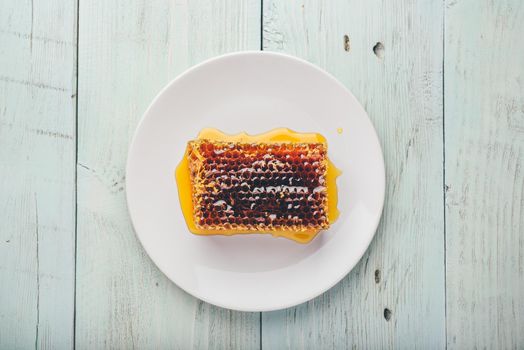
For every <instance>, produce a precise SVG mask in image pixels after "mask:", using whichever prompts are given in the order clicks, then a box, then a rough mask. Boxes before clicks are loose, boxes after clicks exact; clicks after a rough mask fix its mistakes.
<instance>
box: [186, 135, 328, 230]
mask: <svg viewBox="0 0 524 350" xmlns="http://www.w3.org/2000/svg"><path fill="white" fill-rule="evenodd" d="M187 155H188V160H189V171H190V179H191V184H192V200H193V216H194V221H195V225H196V227H197V228H198V229H209V230H224V231H231V230H235V231H262V232H264V231H294V232H303V231H308V230H309V231H310V230H315V229H316V230H320V229H326V228H328V227H329V220H328V214H327V213H328V208H327V206H328V205H327V204H328V200H327V188H326V173H327V168H328V159H327V149H326V145H325V144H323V143H239V142H217V141H210V140H195V141H190V142H189V143H188V148H187Z"/></svg>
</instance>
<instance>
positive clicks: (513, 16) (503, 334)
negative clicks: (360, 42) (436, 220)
mask: <svg viewBox="0 0 524 350" xmlns="http://www.w3.org/2000/svg"><path fill="white" fill-rule="evenodd" d="M523 32H524V3H523V2H522V1H519V0H515V1H510V0H505V1H488V0H483V1H474V0H465V1H447V2H446V28H445V33H446V35H445V43H446V48H445V52H446V54H445V68H444V71H445V77H446V79H445V101H446V103H445V116H446V120H445V145H446V149H445V151H446V155H445V157H446V185H447V189H448V190H447V194H446V253H447V314H448V317H447V330H448V345H449V347H450V348H453V349H473V348H476V349H517V348H522V346H523V344H524V333H523V332H522V330H523V329H524V270H523V267H524V169H523V166H524V85H523V81H524V45H523V44H522V38H521V36H522V33H523Z"/></svg>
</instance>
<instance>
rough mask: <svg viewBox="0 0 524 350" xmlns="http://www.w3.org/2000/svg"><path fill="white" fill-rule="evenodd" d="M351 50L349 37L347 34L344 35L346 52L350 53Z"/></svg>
mask: <svg viewBox="0 0 524 350" xmlns="http://www.w3.org/2000/svg"><path fill="white" fill-rule="evenodd" d="M350 49H351V46H350V44H349V36H348V35H347V34H346V35H344V51H346V52H349V50H350Z"/></svg>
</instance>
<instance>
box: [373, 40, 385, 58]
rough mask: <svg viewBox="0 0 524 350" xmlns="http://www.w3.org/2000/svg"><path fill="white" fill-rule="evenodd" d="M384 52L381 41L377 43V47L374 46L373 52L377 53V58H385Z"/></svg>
mask: <svg viewBox="0 0 524 350" xmlns="http://www.w3.org/2000/svg"><path fill="white" fill-rule="evenodd" d="M384 51H385V48H384V45H383V44H382V43H381V42H380V41H379V42H378V43H376V44H375V46H373V52H374V53H375V56H377V57H378V58H380V59H382V58H384Z"/></svg>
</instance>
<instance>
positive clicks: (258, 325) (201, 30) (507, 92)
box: [0, 0, 524, 349]
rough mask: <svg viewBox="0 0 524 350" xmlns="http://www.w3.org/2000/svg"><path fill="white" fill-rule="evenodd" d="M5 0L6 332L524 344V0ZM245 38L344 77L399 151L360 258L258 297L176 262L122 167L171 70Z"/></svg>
mask: <svg viewBox="0 0 524 350" xmlns="http://www.w3.org/2000/svg"><path fill="white" fill-rule="evenodd" d="M0 5H1V7H0V349H28V348H51V349H71V348H74V347H78V348H85V349H98V348H122V349H126V348H139V349H143V348H156V349H164V348H175V349H191V348H198V349H208V348H211V349H258V348H264V349H331V348H333V349H344V348H365V349H367V348H377V349H378V348H402V349H403V348H428V349H433V348H445V347H449V348H456V349H469V348H487V349H495V348H504V349H505V348H523V347H524V332H522V329H524V272H523V271H524V170H523V164H524V43H523V42H522V38H521V35H522V33H523V32H524V2H522V1H520V0H502V1H491V0H478V1H476V0H445V1H425V0H400V1H394V2H393V1H381V0H370V1H360V0H358V1H357V0H333V1H327V0H324V1H323V0H304V1H287V0H285V1H284V0H283V1H280V0H264V1H260V0H246V1H236V0H217V1H211V2H209V1H204V0H196V1H195V0H192V1H189V0H126V1H124V0H112V1H103V0H79V1H77V0H73V1H71V0H50V1H34V0H32V1H15V0H2V1H1V2H0ZM77 25H78V27H77ZM77 28H78V30H77ZM379 43H380V44H379ZM247 49H250V50H258V49H264V50H273V51H279V52H286V53H289V54H293V55H296V56H299V57H302V58H304V59H306V60H309V61H311V62H313V63H315V64H317V65H319V66H321V67H323V68H324V69H326V70H327V71H329V72H330V73H332V74H333V75H335V76H336V77H337V78H338V79H339V80H340V81H341V82H342V83H344V84H345V85H346V86H347V87H349V88H350V90H351V91H352V92H353V93H354V94H355V95H356V96H357V98H358V99H359V100H360V101H361V102H362V104H363V105H364V107H365V109H366V110H367V111H368V113H369V116H370V118H371V119H372V121H373V122H374V124H375V126H376V128H377V132H378V134H379V136H380V139H381V143H382V147H383V149H384V154H385V159H386V170H387V192H386V193H387V195H386V203H385V209H384V215H383V218H382V222H381V224H380V227H379V229H378V231H377V235H376V237H375V239H374V241H373V243H372V244H371V246H370V249H369V250H368V252H367V253H366V254H365V255H364V257H363V259H362V261H361V262H360V263H359V265H357V267H356V268H355V269H354V270H353V271H352V272H351V273H350V274H349V275H348V276H347V277H346V278H345V279H344V280H343V281H342V282H341V283H339V284H338V285H337V286H336V287H334V288H333V289H332V290H330V291H329V292H327V293H325V294H324V295H322V296H320V297H318V298H316V299H314V300H312V301H310V302H308V303H305V304H303V305H300V306H298V307H295V308H290V309H287V310H283V311H276V312H271V313H263V314H260V313H240V312H233V311H230V310H224V309H221V308H217V307H214V306H211V305H209V304H207V303H204V302H201V301H199V300H197V299H195V298H193V297H192V296H190V295H188V294H186V293H184V292H183V291H181V290H180V289H179V288H178V287H176V286H175V285H173V284H172V283H171V282H169V281H168V280H167V279H166V278H165V277H164V276H163V275H162V274H161V273H160V272H159V271H158V269H157V268H156V267H155V266H154V264H153V263H152V262H151V261H150V259H149V258H148V257H147V255H146V254H145V252H144V251H143V249H142V248H141V246H140V244H139V243H138V241H137V240H136V238H135V235H134V232H133V230H132V227H131V224H130V222H129V217H128V214H127V211H126V206H125V195H124V193H125V192H124V187H123V185H124V184H123V182H124V176H125V174H124V164H125V159H126V155H127V147H128V144H129V141H130V137H131V135H132V133H133V131H134V128H135V127H136V123H137V122H138V120H139V118H140V116H141V115H142V113H143V112H144V110H145V108H146V107H147V105H148V104H149V102H150V101H151V99H152V98H153V97H154V96H155V94H156V93H157V92H158V91H159V90H160V89H161V88H162V86H164V85H165V84H166V83H167V82H168V81H169V80H170V79H172V78H173V77H175V76H176V75H177V74H179V73H180V72H182V71H183V70H184V69H186V68H187V67H189V66H191V65H193V64H195V63H198V62H201V61H202V60H204V59H206V58H209V57H212V56H215V55H218V54H221V53H226V52H230V51H237V50H247ZM77 83H78V85H77Z"/></svg>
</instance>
